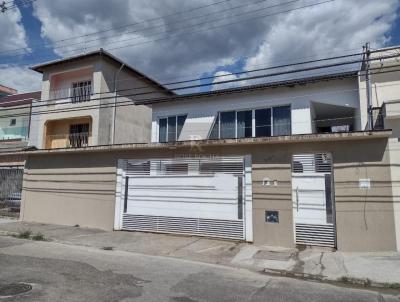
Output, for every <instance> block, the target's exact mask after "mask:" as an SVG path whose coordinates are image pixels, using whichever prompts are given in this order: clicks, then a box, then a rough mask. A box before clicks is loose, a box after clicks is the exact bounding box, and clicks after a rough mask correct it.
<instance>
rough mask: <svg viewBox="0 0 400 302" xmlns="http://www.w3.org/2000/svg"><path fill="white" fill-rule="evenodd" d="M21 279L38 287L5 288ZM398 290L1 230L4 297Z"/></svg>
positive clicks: (327, 295)
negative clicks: (25, 237) (7, 233)
mask: <svg viewBox="0 0 400 302" xmlns="http://www.w3.org/2000/svg"><path fill="white" fill-rule="evenodd" d="M18 283H22V284H30V285H32V290H30V291H28V292H26V293H23V294H19V295H15V296H7V297H4V294H5V291H4V288H5V287H4V286H5V285H8V284H18ZM8 289H9V288H8ZM6 294H7V293H6ZM8 294H9V292H8ZM397 294H400V293H378V292H375V291H369V290H359V289H349V288H342V287H338V286H333V285H327V284H320V283H315V282H307V281H301V280H293V279H287V278H276V277H270V276H266V275H262V274H259V273H255V272H250V271H247V270H244V269H235V268H231V267H225V266H218V265H213V264H205V263H199V262H192V261H186V260H181V259H173V258H167V257H160V256H148V255H143V254H136V253H130V252H122V251H105V250H101V249H94V248H86V247H82V246H74V245H64V244H58V243H54V242H34V241H28V240H22V239H15V238H11V237H5V236H0V302H2V301H52V302H53V301H96V302H98V301H157V302H160V301H172V302H202V301H215V302H225V301H226V302H234V301H241V302H244V301H253V302H258V301H268V302H278V301H285V302H290V301H307V302H310V301H323V302H328V301H340V302H346V301H349V302H357V301H363V302H364V301H379V302H382V301H398V302H399V301H400V295H397ZM2 295H3V296H2Z"/></svg>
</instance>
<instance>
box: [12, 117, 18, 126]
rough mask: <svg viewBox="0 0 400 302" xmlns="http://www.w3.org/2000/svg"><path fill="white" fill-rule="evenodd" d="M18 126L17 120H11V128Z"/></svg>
mask: <svg viewBox="0 0 400 302" xmlns="http://www.w3.org/2000/svg"><path fill="white" fill-rule="evenodd" d="M16 124H17V120H16V119H15V118H13V119H11V120H10V126H15V125H16Z"/></svg>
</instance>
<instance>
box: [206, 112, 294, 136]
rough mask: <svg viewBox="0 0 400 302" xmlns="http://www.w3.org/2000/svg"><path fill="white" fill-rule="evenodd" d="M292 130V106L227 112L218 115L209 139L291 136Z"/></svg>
mask: <svg viewBox="0 0 400 302" xmlns="http://www.w3.org/2000/svg"><path fill="white" fill-rule="evenodd" d="M253 124H254V127H253ZM291 128H292V125H291V113H290V106H281V107H273V108H263V109H254V110H243V111H227V112H220V113H218V115H217V117H216V119H215V123H214V126H213V128H212V129H211V132H210V135H209V138H210V139H219V138H220V139H223V138H245V137H265V136H273V135H274V136H277V135H290V134H291Z"/></svg>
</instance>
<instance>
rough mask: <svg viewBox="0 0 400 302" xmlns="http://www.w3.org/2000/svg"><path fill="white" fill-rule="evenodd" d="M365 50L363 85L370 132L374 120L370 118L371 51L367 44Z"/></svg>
mask: <svg viewBox="0 0 400 302" xmlns="http://www.w3.org/2000/svg"><path fill="white" fill-rule="evenodd" d="M364 49H365V56H364V57H365V59H366V64H365V68H366V72H365V84H366V90H367V106H368V108H367V110H368V111H367V113H368V130H369V131H372V130H373V128H374V119H373V116H372V99H371V94H372V93H371V70H370V69H371V61H370V57H371V50H370V47H369V43H366V44H365V46H364Z"/></svg>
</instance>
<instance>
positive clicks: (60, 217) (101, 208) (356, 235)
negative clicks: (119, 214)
mask: <svg viewBox="0 0 400 302" xmlns="http://www.w3.org/2000/svg"><path fill="white" fill-rule="evenodd" d="M303 152H313V153H316V152H331V153H332V155H333V161H334V179H335V193H336V208H337V237H338V249H339V250H343V251H392V250H396V248H397V247H396V234H395V222H394V211H393V202H392V201H393V199H392V188H391V179H390V175H391V174H390V164H389V157H388V151H387V139H364V140H354V141H350V140H348V141H332V142H320V143H315V142H314V143H313V142H309V143H286V144H285V143H279V144H252V145H230V146H224V147H222V146H204V147H201V149H198V148H193V149H192V148H188V147H180V148H179V147H178V148H176V149H174V150H172V149H169V148H159V149H148V150H144V149H142V150H131V151H125V152H69V153H65V154H57V153H52V154H47V155H31V156H29V158H28V160H27V165H26V174H25V178H24V191H23V207H22V215H21V218H22V220H24V221H36V222H46V223H56V224H67V225H75V224H79V225H81V226H88V227H96V228H102V229H108V230H111V229H112V228H113V219H114V204H115V197H114V194H115V185H116V184H115V182H116V165H117V160H118V159H120V158H132V159H133V158H150V157H175V156H177V155H197V154H203V155H245V154H251V156H252V168H253V172H252V177H253V226H254V242H255V243H257V244H267V245H277V246H286V247H292V246H293V245H294V238H293V237H294V236H293V222H292V221H293V216H292V197H291V158H292V155H293V154H296V153H303ZM264 177H269V178H271V179H277V180H278V183H279V184H278V186H277V187H265V186H262V179H263V178H264ZM360 178H370V179H371V184H372V187H371V189H370V190H368V191H366V190H365V189H360V188H359V186H358V182H359V179H360ZM266 210H278V211H280V223H279V224H269V223H266V222H265V218H264V217H265V215H264V213H265V211H266Z"/></svg>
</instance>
